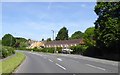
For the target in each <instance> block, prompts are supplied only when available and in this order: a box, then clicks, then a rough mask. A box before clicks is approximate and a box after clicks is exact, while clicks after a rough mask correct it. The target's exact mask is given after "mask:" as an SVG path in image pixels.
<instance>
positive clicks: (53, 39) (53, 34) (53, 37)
mask: <svg viewBox="0 0 120 75" xmlns="http://www.w3.org/2000/svg"><path fill="white" fill-rule="evenodd" d="M51 31H52V32H53V41H54V33H55V31H54V30H51Z"/></svg>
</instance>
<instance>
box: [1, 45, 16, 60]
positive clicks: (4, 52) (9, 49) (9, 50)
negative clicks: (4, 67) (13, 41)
mask: <svg viewBox="0 0 120 75" xmlns="http://www.w3.org/2000/svg"><path fill="white" fill-rule="evenodd" d="M12 54H15V51H14V48H12V47H7V46H2V57H3V58H5V57H7V56H10V55H12Z"/></svg>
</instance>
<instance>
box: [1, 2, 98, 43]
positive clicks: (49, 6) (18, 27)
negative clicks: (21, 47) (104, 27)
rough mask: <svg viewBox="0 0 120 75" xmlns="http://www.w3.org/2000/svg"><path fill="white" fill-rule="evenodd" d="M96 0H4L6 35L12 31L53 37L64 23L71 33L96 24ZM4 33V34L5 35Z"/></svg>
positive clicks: (37, 37)
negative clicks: (33, 0)
mask: <svg viewBox="0 0 120 75" xmlns="http://www.w3.org/2000/svg"><path fill="white" fill-rule="evenodd" d="M95 5H96V3H95V2H4V3H2V36H4V35H5V34H8V33H9V34H12V35H13V36H14V37H24V38H27V39H32V40H36V41H41V39H42V38H44V39H47V38H52V35H53V33H52V31H51V30H54V31H55V36H56V35H57V33H58V31H59V30H60V29H61V28H62V27H66V28H67V29H68V34H69V37H70V36H71V35H72V34H73V33H74V32H76V31H82V32H84V31H85V30H86V29H87V28H88V27H93V26H94V22H95V20H96V19H97V15H96V14H95V12H94V7H95ZM2 36H1V37H2Z"/></svg>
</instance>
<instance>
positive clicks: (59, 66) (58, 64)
mask: <svg viewBox="0 0 120 75" xmlns="http://www.w3.org/2000/svg"><path fill="white" fill-rule="evenodd" d="M56 65H57V66H59V67H60V68H62V69H63V70H66V68H65V67H63V66H61V65H59V64H58V63H56Z"/></svg>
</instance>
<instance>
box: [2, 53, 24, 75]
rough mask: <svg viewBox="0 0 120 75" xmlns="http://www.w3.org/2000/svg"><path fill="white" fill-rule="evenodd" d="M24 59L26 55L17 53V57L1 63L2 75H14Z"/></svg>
mask: <svg viewBox="0 0 120 75" xmlns="http://www.w3.org/2000/svg"><path fill="white" fill-rule="evenodd" d="M24 59H25V55H24V54H23V53H20V52H17V53H16V55H15V56H13V57H11V58H9V59H7V60H4V61H2V62H0V70H1V72H2V75H10V74H12V72H13V71H14V70H15V69H16V68H17V67H18V66H19V65H20V64H21V63H22V61H23V60H24ZM1 64H2V65H1ZM1 66H2V68H1Z"/></svg>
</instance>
